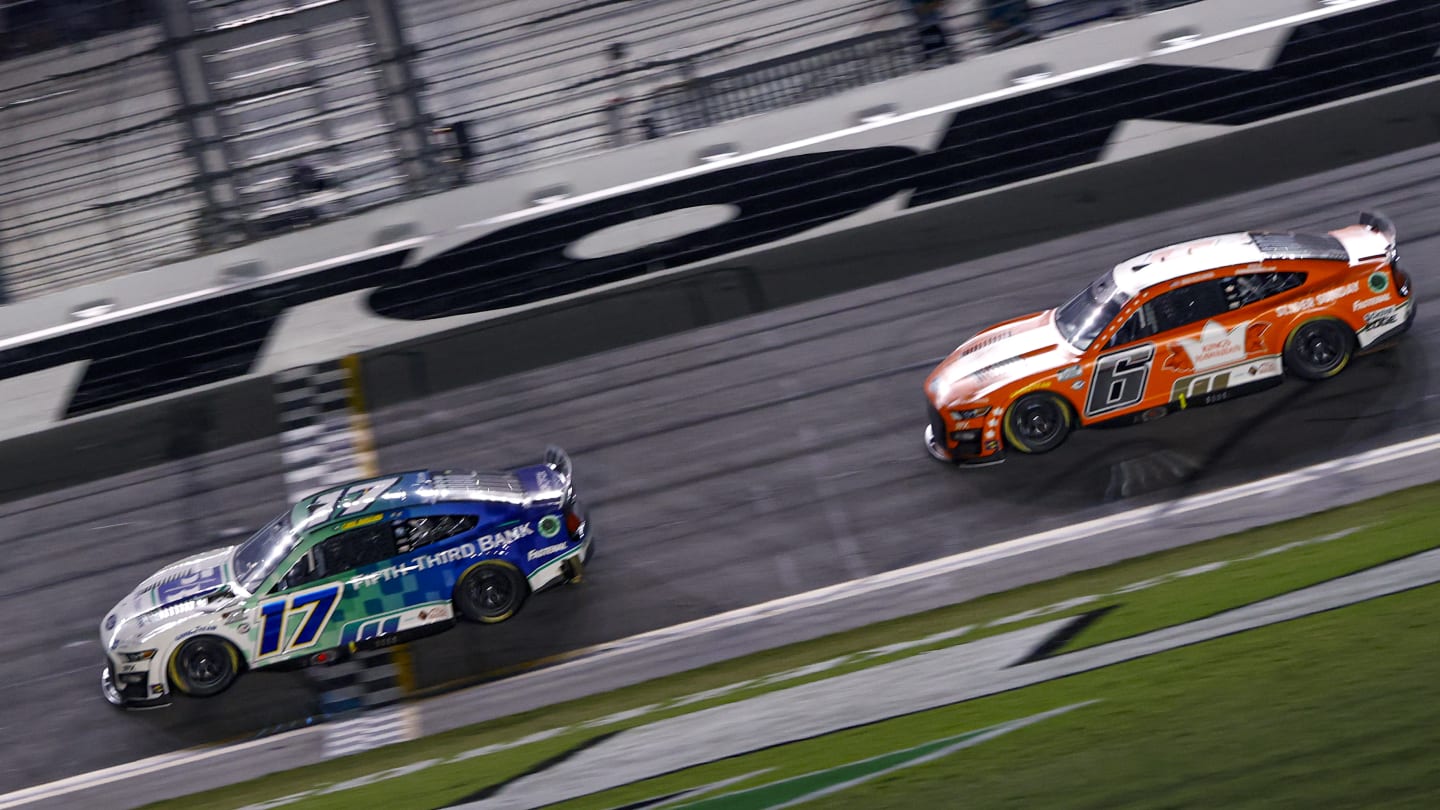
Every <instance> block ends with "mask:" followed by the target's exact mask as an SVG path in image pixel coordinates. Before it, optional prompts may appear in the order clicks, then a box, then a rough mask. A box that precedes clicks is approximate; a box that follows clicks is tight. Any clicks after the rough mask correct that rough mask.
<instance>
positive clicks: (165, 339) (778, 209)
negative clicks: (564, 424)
mask: <svg viewBox="0 0 1440 810" xmlns="http://www.w3.org/2000/svg"><path fill="white" fill-rule="evenodd" d="M1437 5H1440V4H1435V3H1432V2H1430V0H1396V2H1391V3H1386V4H1382V5H1378V6H1373V7H1368V8H1365V9H1361V10H1358V11H1354V12H1350V13H1347V14H1343V15H1338V16H1335V17H1330V18H1326V19H1324V20H1320V21H1316V22H1311V23H1307V24H1305V25H1302V26H1298V27H1296V28H1295V29H1294V30H1292V31H1291V32H1290V34H1289V36H1288V37H1287V39H1286V42H1285V44H1284V46H1283V47H1282V49H1281V50H1280V52H1279V53H1278V54H1277V56H1276V59H1275V62H1274V64H1273V65H1272V66H1270V67H1269V68H1268V69H1265V70H1259V71H1244V70H1229V69H1221V68H1206V67H1184V66H1171V65H1136V66H1132V67H1129V68H1125V69H1123V70H1119V71H1114V72H1111V73H1108V74H1104V75H1100V76H1095V77H1092V78H1089V79H1085V80H1081V81H1076V82H1070V83H1067V84H1064V85H1057V86H1053V87H1048V88H1044V89H1040V90H1032V91H1029V92H1026V93H1022V94H1019V95H1016V96H1014V97H1011V98H1008V99H1002V100H1000V101H996V102H993V103H990V104H986V105H983V106H979V107H974V108H967V109H964V110H960V111H957V112H956V113H954V114H953V115H952V116H951V118H950V120H949V121H948V122H947V124H946V126H945V128H944V129H943V133H942V135H941V137H940V140H939V143H938V144H936V145H935V146H934V151H931V152H927V153H917V152H915V151H914V150H911V149H909V148H906V147H898V146H888V147H876V148H870V149H853V150H837V151H831V152H818V153H812V154H805V155H790V156H785V157H778V158H773V159H770V160H762V161H755V162H751V163H745V164H742V165H739V166H734V167H730V168H726V169H722V170H719V171H713V172H705V173H701V174H697V175H694V176H691V177H687V178H682V179H679V180H675V181H671V182H667V183H663V184H658V185H655V186H652V187H648V188H644V189H640V190H637V191H633V192H629V193H626V194H622V195H617V196H614V197H610V198H606V199H601V200H597V201H594V202H591V203H587V204H584V205H579V206H574V207H570V208H565V209H561V210H558V211H555V212H553V213H550V214H547V215H543V216H541V217H537V218H534V219H531V220H527V221H525V222H521V223H519V224H516V225H512V226H509V227H506V228H504V229H502V230H499V231H496V232H493V233H490V234H486V235H484V236H480V237H477V238H476V239H475V240H473V241H471V242H468V243H466V244H463V245H461V246H459V247H456V248H453V249H451V250H449V251H446V252H445V253H442V254H440V255H438V256H435V257H432V258H430V259H428V260H426V261H424V262H421V263H420V264H418V265H417V266H414V267H408V268H407V267H403V266H402V265H403V261H404V258H405V255H406V254H404V253H403V252H402V253H395V254H390V255H387V256H382V257H379V258H374V259H367V260H365V261H361V262H355V263H352V264H348V265H345V266H341V267H335V268H332V269H328V270H323V271H319V272H316V273H312V274H307V275H305V276H302V277H297V278H295V279H290V280H286V281H283V282H277V283H274V284H269V285H263V286H260V287H257V288H253V289H250V290H245V291H237V292H235V293H230V294H227V295H222V296H219V297H216V298H212V299H208V300H205V301H201V302H196V303H193V304H188V305H185V306H180V307H174V308H171V309H167V310H163V311H160V312H155V313H151V314H147V315H144V316H139V317H135V318H130V319H127V320H125V321H122V322H115V323H107V324H101V325H97V326H94V327H91V328H89V329H84V330H81V331H78V332H73V333H69V334H66V335H62V336H57V337H54V338H49V339H46V340H41V341H37V342H34V343H30V344H26V345H23V346H18V347H15V348H11V349H6V350H3V351H0V379H5V378H10V377H15V376H17V375H21V374H27V373H31V372H35V371H41V370H44V369H47V368H53V367H55V366H59V365H64V364H67V363H71V362H76V361H81V360H88V361H90V363H89V366H88V368H87V370H86V372H85V375H84V377H83V378H82V380H81V382H80V384H79V386H78V387H77V388H76V390H75V391H74V393H73V394H72V396H71V399H70V401H69V402H68V404H67V407H66V409H65V414H66V416H76V415H79V414H84V413H90V412H94V411H99V410H103V409H106V408H111V407H115V406H117V405H122V404H127V403H132V402H139V401H142V400H145V399H149V398H151V397H155V396H159V395H162V394H168V393H174V392H177V391H183V390H186V389H188V388H191V387H195V386H199V385H204V384H207V383H212V382H217V381H220V380H225V379H230V378H233V377H237V376H240V375H243V374H245V373H247V372H248V371H250V370H251V369H253V368H254V363H255V359H256V357H257V356H258V354H259V352H260V349H261V347H262V345H263V344H264V341H265V339H266V337H267V336H268V335H269V334H270V333H271V331H272V329H273V326H274V323H275V320H276V318H277V317H278V316H279V314H280V313H281V312H283V311H284V310H285V309H287V308H289V307H294V306H298V305H300V304H304V303H309V302H311V301H317V300H321V299H324V298H326V297H329V296H334V295H340V294H343V293H348V292H353V291H356V290H363V289H372V288H375V290H376V291H375V293H374V294H372V295H371V296H370V299H369V301H370V305H371V307H372V308H373V309H374V311H375V312H376V313H377V314H379V315H382V316H385V317H391V318H404V319H425V318H434V317H439V316H443V315H452V314H459V313H473V312H483V311H486V310H491V309H497V308H502V307H510V306H515V305H518V304H523V303H529V302H534V301H541V300H545V299H547V298H550V297H553V296H556V295H561V294H566V293H572V292H577V291H582V290H585V289H588V288H590V287H593V286H596V285H600V284H605V283H610V282H613V281H617V280H622V279H625V278H631V277H634V276H636V275H639V274H643V273H649V272H654V271H656V270H660V269H665V268H671V267H678V266H682V265H685V264H688V263H691V262H696V261H700V260H703V259H707V258H712V257H715V256H719V255H723V254H725V253H729V252H732V251H735V250H741V249H744V248H747V247H754V246H758V245H764V244H768V243H771V242H774V241H776V240H779V239H783V238H785V237H788V236H793V235H796V234H800V233H804V232H806V231H808V230H811V229H813V228H815V227H818V226H820V225H823V224H825V223H828V222H834V221H836V220H838V219H841V218H844V217H846V216H850V215H852V214H855V213H857V212H860V211H863V210H865V209H867V208H869V207H870V206H873V205H875V204H877V203H879V202H880V201H882V200H885V199H887V198H888V197H890V196H891V195H893V194H895V193H896V192H899V191H902V190H906V189H913V193H912V194H911V196H910V202H909V204H910V205H912V206H916V205H925V204H928V203H934V202H940V201H944V200H949V199H953V198H955V197H958V196H961V195H965V194H971V193H975V192H979V191H985V190H988V189H992V188H996V187H999V186H1002V185H1005V184H1008V183H1012V182H1017V181H1021V180H1027V179H1031V178H1035V177H1040V176H1043V175H1046V174H1050V173H1053V172H1056V171H1060V170H1063V169H1069V168H1074V167H1077V166H1083V165H1086V164H1088V163H1092V162H1094V161H1096V160H1098V159H1099V158H1100V156H1101V154H1102V153H1103V150H1104V148H1105V146H1106V144H1107V143H1108V142H1109V141H1110V139H1111V137H1112V136H1113V134H1114V131H1115V128H1116V127H1117V126H1119V125H1120V124H1121V123H1122V122H1124V121H1126V120H1131V119H1144V120H1161V121H1175V122H1179V123H1199V124H1224V125H1238V124H1247V123H1253V122H1256V121H1261V120H1264V119H1267V118H1272V117H1274V116H1277V115H1282V114H1285V113H1290V112H1295V111H1297V110H1303V109H1306V108H1309V107H1313V106H1316V105H1319V104H1324V103H1327V102H1331V101H1337V100H1341V99H1345V98H1349V97H1352V96H1355V95H1359V94H1361V93H1367V92H1371V91H1374V90H1377V89H1382V88H1386V87H1393V86H1396V85H1399V84H1402V83H1405V82H1408V81H1412V80H1415V79H1419V78H1424V77H1427V76H1433V75H1436V74H1437V72H1440V59H1437V58H1436V51H1437V49H1440V8H1437V7H1436V6H1437ZM1316 137H1324V135H1323V133H1317V134H1316ZM702 205H733V206H735V207H736V208H737V209H738V211H739V213H738V215H737V216H736V217H734V218H733V219H731V220H730V221H728V222H725V223H723V224H720V225H717V226H715V227H712V228H707V229H705V230H702V231H697V232H695V233H690V234H686V235H683V236H679V237H676V238H674V239H669V240H666V241H663V242H659V243H655V244H649V245H642V246H639V247H636V248H634V249H633V250H629V251H626V252H624V253H621V254H618V255H613V256H605V257H600V258H591V259H577V258H573V257H571V256H569V255H567V254H566V248H567V247H569V246H571V245H573V244H575V243H576V242H578V241H580V240H581V239H583V238H584V237H586V236H588V235H590V234H592V233H595V232H598V231H600V230H603V229H605V228H609V227H611V226H614V225H618V224H623V223H626V222H633V221H636V220H639V219H643V218H645V217H649V216H653V215H656V214H661V213H665V212H669V211H677V210H682V209H685V208H689V207H693V206H702Z"/></svg>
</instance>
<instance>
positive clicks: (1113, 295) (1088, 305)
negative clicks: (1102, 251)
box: [1055, 273, 1130, 351]
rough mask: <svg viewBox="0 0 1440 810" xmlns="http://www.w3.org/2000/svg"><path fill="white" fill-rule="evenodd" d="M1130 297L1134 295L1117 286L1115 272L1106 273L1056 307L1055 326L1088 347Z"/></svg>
mask: <svg viewBox="0 0 1440 810" xmlns="http://www.w3.org/2000/svg"><path fill="white" fill-rule="evenodd" d="M1129 300H1130V296H1128V295H1126V294H1125V293H1124V292H1123V291H1122V290H1120V288H1118V287H1116V286H1115V276H1114V274H1113V273H1106V274H1105V275H1103V276H1101V277H1100V278H1097V279H1095V283H1094V284H1091V285H1090V286H1089V287H1086V288H1085V289H1084V290H1082V291H1081V292H1080V294H1079V295H1077V296H1075V297H1074V298H1071V299H1070V302H1069V303H1068V304H1066V305H1065V306H1063V307H1060V308H1059V309H1057V310H1055V327H1056V328H1057V329H1059V330H1060V334H1062V335H1064V336H1065V339H1066V340H1068V341H1070V345H1072V346H1074V347H1075V348H1076V349H1079V350H1080V351H1084V350H1085V349H1086V348H1087V347H1089V346H1090V344H1091V343H1093V342H1094V341H1095V337H1096V336H1097V335H1099V334H1100V330H1102V329H1104V328H1105V326H1106V325H1107V324H1109V323H1110V321H1111V320H1113V319H1114V318H1115V316H1116V315H1118V314H1119V313H1120V309H1121V308H1122V307H1124V306H1125V302H1126V301H1129Z"/></svg>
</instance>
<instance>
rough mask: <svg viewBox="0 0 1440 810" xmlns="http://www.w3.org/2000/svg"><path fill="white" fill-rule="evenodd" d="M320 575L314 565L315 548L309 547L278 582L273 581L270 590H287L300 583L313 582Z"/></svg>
mask: <svg viewBox="0 0 1440 810" xmlns="http://www.w3.org/2000/svg"><path fill="white" fill-rule="evenodd" d="M320 576H321V575H320V569H319V567H318V566H316V565H315V550H314V549H311V550H310V551H308V552H306V553H305V556H304V557H301V558H300V559H299V560H297V561H296V562H295V564H294V565H292V566H291V567H290V571H289V573H287V574H286V575H285V577H284V578H283V579H281V580H280V581H279V582H277V583H275V587H274V588H271V589H270V592H271V593H275V592H277V591H288V590H291V589H292V588H298V587H300V586H301V585H305V584H307V583H310V582H314V581H315V580H317V579H319V578H320Z"/></svg>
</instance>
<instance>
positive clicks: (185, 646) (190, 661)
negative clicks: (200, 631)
mask: <svg viewBox="0 0 1440 810" xmlns="http://www.w3.org/2000/svg"><path fill="white" fill-rule="evenodd" d="M169 671H170V683H171V684H172V685H173V686H174V687H175V688H176V689H177V690H179V691H180V692H182V693H184V694H186V695H189V696H190V697H211V696H214V695H218V694H220V693H221V692H224V691H225V690H226V689H229V688H230V684H232V683H234V682H235V678H237V677H238V676H239V675H240V651H239V650H236V649H235V645H233V644H231V643H230V642H228V641H226V640H225V639H222V638H216V637H215V636H196V637H194V638H191V639H186V640H185V641H184V642H183V643H181V645H180V646H179V647H176V648H175V651H174V652H173V653H171V654H170V665H169Z"/></svg>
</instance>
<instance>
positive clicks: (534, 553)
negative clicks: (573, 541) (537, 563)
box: [525, 543, 565, 560]
mask: <svg viewBox="0 0 1440 810" xmlns="http://www.w3.org/2000/svg"><path fill="white" fill-rule="evenodd" d="M564 550H565V544H564V543H556V544H555V545H553V546H545V547H543V548H537V549H532V550H531V551H530V553H529V554H526V555H525V559H527V560H538V559H540V558H541V557H548V556H550V555H551V554H559V553H560V552H562V551H564Z"/></svg>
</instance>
